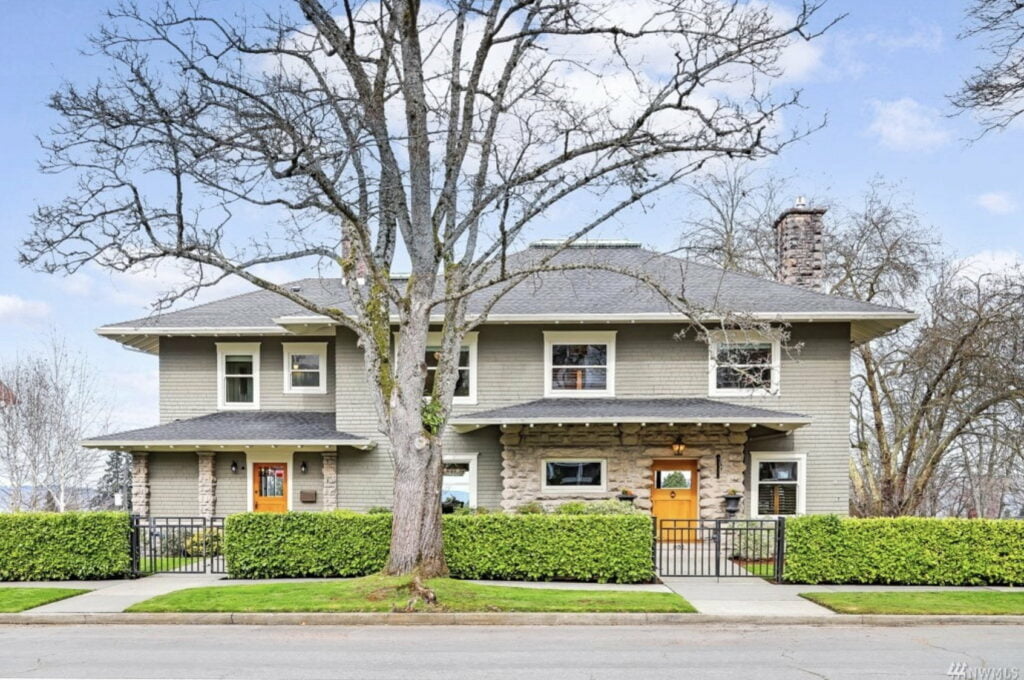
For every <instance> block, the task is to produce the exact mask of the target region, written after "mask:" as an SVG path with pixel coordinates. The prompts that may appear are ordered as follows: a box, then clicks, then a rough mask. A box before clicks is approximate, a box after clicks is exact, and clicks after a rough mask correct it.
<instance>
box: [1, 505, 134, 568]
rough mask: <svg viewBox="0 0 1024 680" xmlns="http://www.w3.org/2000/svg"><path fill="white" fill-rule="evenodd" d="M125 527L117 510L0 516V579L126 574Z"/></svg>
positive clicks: (127, 546)
mask: <svg viewBox="0 0 1024 680" xmlns="http://www.w3.org/2000/svg"><path fill="white" fill-rule="evenodd" d="M129 528H130V525H129V520H128V515H127V514H126V513H122V512H65V513H53V512H26V513H13V514H0V581H69V580H73V579H78V580H86V579H106V578H118V577H122V576H127V575H128V573H129V571H130V570H131V546H130V544H129V536H128V534H129Z"/></svg>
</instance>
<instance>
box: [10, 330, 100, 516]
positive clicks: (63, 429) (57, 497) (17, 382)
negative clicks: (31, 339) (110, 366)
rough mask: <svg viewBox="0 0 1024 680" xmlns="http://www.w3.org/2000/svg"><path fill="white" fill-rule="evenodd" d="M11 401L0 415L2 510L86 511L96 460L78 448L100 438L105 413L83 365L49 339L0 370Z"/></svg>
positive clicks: (89, 370) (81, 358)
mask: <svg viewBox="0 0 1024 680" xmlns="http://www.w3.org/2000/svg"><path fill="white" fill-rule="evenodd" d="M0 382H3V383H4V384H5V385H7V386H8V388H9V389H10V391H11V392H12V393H13V394H14V395H15V397H16V399H15V401H14V402H13V403H8V404H6V405H5V406H3V407H0V479H2V480H4V482H6V485H7V487H8V499H7V507H8V509H9V510H13V511H18V510H54V511H57V512H63V511H65V510H79V509H85V508H88V507H89V501H90V499H91V496H92V493H91V491H90V486H91V485H92V484H93V483H94V481H95V472H96V469H97V467H98V464H97V460H96V454H95V452H92V451H87V450H85V449H83V448H82V447H81V446H79V442H80V441H81V440H83V439H85V438H86V437H88V436H90V435H94V434H96V433H97V432H100V431H103V430H104V429H105V428H106V427H107V425H108V423H109V414H110V409H109V406H108V405H107V403H106V400H105V399H104V397H103V395H102V392H101V391H100V390H99V389H98V387H97V384H96V380H95V374H94V372H93V370H92V368H91V367H90V366H89V364H88V363H87V361H86V360H85V357H84V356H83V355H80V354H75V353H73V352H72V351H71V350H69V349H68V347H67V345H66V344H65V343H64V342H63V341H62V340H60V339H58V338H56V337H51V339H50V340H49V342H48V343H47V344H45V345H44V346H43V348H42V349H41V350H40V351H39V352H38V353H37V354H33V355H29V356H25V357H21V358H18V359H15V360H14V361H12V362H9V363H6V364H2V365H0Z"/></svg>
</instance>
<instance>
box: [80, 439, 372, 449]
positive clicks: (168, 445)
mask: <svg viewBox="0 0 1024 680" xmlns="http://www.w3.org/2000/svg"><path fill="white" fill-rule="evenodd" d="M79 443H80V444H81V446H82V447H83V448H87V449H104V450H114V451H121V450H142V451H146V450H155V451H160V450H174V451H182V450H192V449H211V448H216V449H229V448H230V449H239V448H240V449H251V448H254V447H279V446H280V447H289V448H296V449H301V448H306V447H315V448H324V447H334V446H349V447H351V448H354V449H359V450H361V451H368V450H370V449H373V448H374V447H376V446H377V443H376V442H374V441H372V440H370V439H330V438H326V439H302V440H287V439H181V440H147V439H123V440H109V441H108V440H103V439H85V440H83V441H81V442H79Z"/></svg>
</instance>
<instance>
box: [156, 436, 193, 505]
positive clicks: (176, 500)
mask: <svg viewBox="0 0 1024 680" xmlns="http://www.w3.org/2000/svg"><path fill="white" fill-rule="evenodd" d="M149 512H150V514H151V515H152V516H154V517H194V516H196V515H198V514H199V463H198V459H197V458H196V454H194V453H192V452H187V453H163V452H161V453H151V454H150V455H149Z"/></svg>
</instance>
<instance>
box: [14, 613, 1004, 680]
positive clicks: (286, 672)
mask: <svg viewBox="0 0 1024 680" xmlns="http://www.w3.org/2000/svg"><path fill="white" fill-rule="evenodd" d="M954 666H956V667H957V668H959V669H960V670H965V669H966V672H970V671H971V670H972V669H975V668H979V667H988V668H1014V667H1016V668H1018V669H1024V628H1021V627H1019V626H962V627H956V626H930V627H907V628H893V627H884V628H881V627H880V628H869V627H863V626H849V627H847V626H842V627H840V626H821V627H817V626H762V627H751V626H709V627H698V626H692V625H686V626H674V627H654V626H618V627H613V626H608V627H595V626H560V627H518V626H517V627H498V626H480V627H476V626H451V627H441V626H438V627H426V626H424V627H390V626H360V627H333V626H331V627H327V626H323V627H321V626H309V627H296V626H268V627H256V626H142V625H134V626H103V625H91V626H5V627H0V677H5V678H31V677H39V678H239V679H241V678H245V679H249V678H252V679H262V678H268V679H271V678H272V679H274V680H291V679H293V678H294V679H296V680H318V679H320V678H324V679H328V678H329V679H331V680H342V679H347V678H353V679H358V680H375V679H377V678H380V679H381V680H394V679H395V678H409V679H420V678H423V679H427V680H429V679H433V678H438V679H444V680H457V679H459V678H472V679H473V680H488V679H491V678H531V679H532V678H557V679H558V680H575V679H577V678H580V679H582V678H586V679H588V680H589V679H601V678H615V679H616V680H621V679H622V678H644V679H645V680H650V679H659V678H673V679H679V678H711V679H714V678H729V679H730V680H735V679H736V678H755V677H756V678H758V680H768V679H772V678H815V677H816V678H837V679H839V678H858V679H862V678H948V677H950V676H949V675H947V673H948V672H949V671H950V669H951V667H954ZM955 677H959V678H965V677H966V678H970V677H972V676H971V675H958V676H955ZM974 677H981V676H974ZM991 677H998V676H991ZM1003 677H1015V676H1012V675H1007V676H1003ZM1019 677H1024V672H1020V673H1019Z"/></svg>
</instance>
